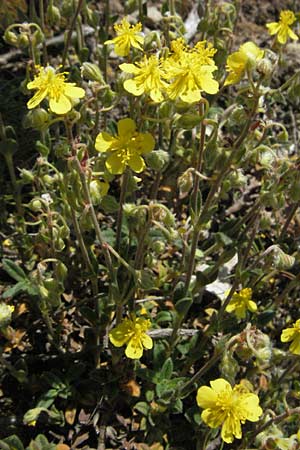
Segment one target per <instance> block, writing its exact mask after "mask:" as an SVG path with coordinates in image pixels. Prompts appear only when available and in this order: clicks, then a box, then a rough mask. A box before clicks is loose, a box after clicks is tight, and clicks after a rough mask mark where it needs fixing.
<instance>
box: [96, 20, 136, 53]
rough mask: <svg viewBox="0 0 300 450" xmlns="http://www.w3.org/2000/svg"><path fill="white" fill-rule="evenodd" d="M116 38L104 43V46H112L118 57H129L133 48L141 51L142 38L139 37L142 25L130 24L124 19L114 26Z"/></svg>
mask: <svg viewBox="0 0 300 450" xmlns="http://www.w3.org/2000/svg"><path fill="white" fill-rule="evenodd" d="M114 29H115V32H116V33H117V36H116V37H115V38H113V39H109V40H108V41H105V42H104V44H106V45H108V44H114V46H115V53H116V54H117V55H118V56H127V55H129V52H130V48H131V47H134V48H137V49H138V50H143V48H142V47H141V46H142V45H143V44H144V38H143V36H141V34H140V32H141V31H142V24H141V23H140V22H139V23H137V24H136V25H130V23H129V22H128V21H127V20H126V19H125V18H124V19H123V20H122V22H121V23H117V24H116V25H115V26H114Z"/></svg>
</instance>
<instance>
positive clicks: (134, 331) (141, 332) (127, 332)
mask: <svg viewBox="0 0 300 450" xmlns="http://www.w3.org/2000/svg"><path fill="white" fill-rule="evenodd" d="M150 326H151V323H150V320H148V319H144V318H142V317H135V316H134V315H132V316H131V318H126V319H124V320H123V322H121V323H120V324H119V325H118V326H116V328H114V329H113V330H112V331H111V332H110V333H109V339H110V342H111V343H112V344H113V345H114V346H115V347H122V346H123V345H125V344H126V350H125V355H126V356H127V358H131V359H139V358H141V357H142V356H143V349H144V348H145V349H147V350H150V349H151V348H152V347H153V341H152V339H151V337H150V336H148V334H147V331H148V330H149V328H150Z"/></svg>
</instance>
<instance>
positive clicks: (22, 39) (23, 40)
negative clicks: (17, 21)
mask: <svg viewBox="0 0 300 450" xmlns="http://www.w3.org/2000/svg"><path fill="white" fill-rule="evenodd" d="M28 45H29V38H28V35H27V34H26V33H21V34H20V35H19V36H18V47H22V48H26V47H28Z"/></svg>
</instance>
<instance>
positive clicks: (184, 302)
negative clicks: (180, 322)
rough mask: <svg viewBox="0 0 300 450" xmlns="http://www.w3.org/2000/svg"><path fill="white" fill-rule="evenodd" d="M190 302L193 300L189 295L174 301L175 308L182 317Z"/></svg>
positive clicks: (190, 304)
mask: <svg viewBox="0 0 300 450" xmlns="http://www.w3.org/2000/svg"><path fill="white" fill-rule="evenodd" d="M192 304H193V300H192V299H191V298H190V297H186V298H182V299H181V300H178V302H176V304H175V309H176V311H177V313H178V314H179V316H182V317H184V316H185V315H186V314H187V312H188V310H189V309H190V307H191V306H192Z"/></svg>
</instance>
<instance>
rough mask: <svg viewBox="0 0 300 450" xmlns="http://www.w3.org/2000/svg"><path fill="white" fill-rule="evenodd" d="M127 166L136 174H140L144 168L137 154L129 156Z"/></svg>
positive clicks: (141, 159)
mask: <svg viewBox="0 0 300 450" xmlns="http://www.w3.org/2000/svg"><path fill="white" fill-rule="evenodd" d="M127 164H128V166H129V167H130V168H131V169H132V170H133V171H134V172H137V173H140V172H142V171H143V170H144V169H145V167H146V165H145V162H144V160H143V158H141V157H140V155H138V154H133V155H131V156H130V158H129V159H128V161H127Z"/></svg>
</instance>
